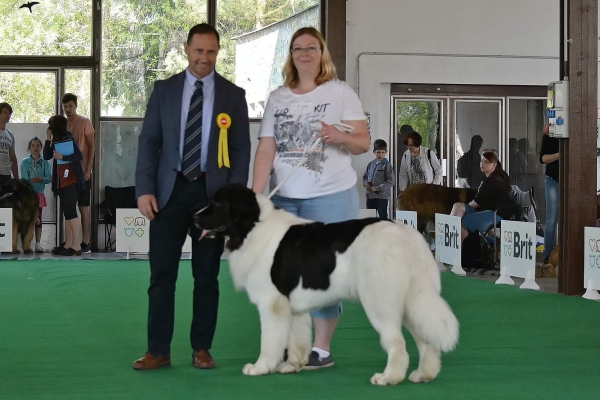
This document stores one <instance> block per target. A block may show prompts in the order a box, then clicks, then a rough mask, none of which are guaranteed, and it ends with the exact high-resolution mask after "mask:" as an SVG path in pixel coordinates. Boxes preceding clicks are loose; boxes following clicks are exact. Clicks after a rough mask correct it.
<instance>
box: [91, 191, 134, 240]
mask: <svg viewBox="0 0 600 400" xmlns="http://www.w3.org/2000/svg"><path fill="white" fill-rule="evenodd" d="M104 197H105V200H104V201H103V202H102V203H101V204H100V209H101V210H104V238H105V239H104V250H111V251H112V250H113V246H114V245H115V241H116V240H114V239H111V236H112V231H113V226H115V227H116V225H117V208H137V201H136V199H135V186H126V187H111V186H105V187H104Z"/></svg>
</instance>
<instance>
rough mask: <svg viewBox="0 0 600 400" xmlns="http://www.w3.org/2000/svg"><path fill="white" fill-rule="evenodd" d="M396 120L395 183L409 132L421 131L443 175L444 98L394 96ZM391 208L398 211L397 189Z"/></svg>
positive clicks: (391, 149)
mask: <svg viewBox="0 0 600 400" xmlns="http://www.w3.org/2000/svg"><path fill="white" fill-rule="evenodd" d="M392 106H393V112H392V115H393V121H392V135H391V138H392V140H391V143H388V149H389V157H390V162H391V163H392V165H393V166H394V168H395V170H396V182H398V174H399V171H400V163H401V161H402V156H403V154H404V153H405V152H406V151H407V150H408V148H407V147H406V145H405V144H404V139H405V138H406V135H407V134H408V133H409V132H412V131H415V132H418V133H419V134H420V135H421V137H422V139H423V143H422V144H421V145H422V146H424V147H427V148H429V149H431V150H432V151H434V152H435V153H436V155H437V156H438V158H439V159H440V162H441V164H442V167H443V168H444V176H445V175H446V174H445V171H446V162H445V156H444V148H445V146H444V143H443V140H442V138H443V135H442V131H443V127H444V99H442V98H427V97H424V98H416V97H407V96H402V97H401V96H393V97H392ZM393 193H394V195H393V198H392V200H393V201H392V202H391V203H392V204H391V205H392V206H393V207H394V208H395V204H394V203H395V199H396V198H397V197H398V194H399V193H398V186H396V189H395V191H394V192H393Z"/></svg>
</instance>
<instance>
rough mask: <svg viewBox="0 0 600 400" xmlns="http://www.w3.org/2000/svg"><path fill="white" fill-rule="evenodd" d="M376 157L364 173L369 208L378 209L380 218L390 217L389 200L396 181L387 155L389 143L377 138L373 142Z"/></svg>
mask: <svg viewBox="0 0 600 400" xmlns="http://www.w3.org/2000/svg"><path fill="white" fill-rule="evenodd" d="M373 154H375V159H374V160H373V161H371V162H370V163H369V164H368V165H367V169H366V171H365V173H364V175H363V186H364V187H365V189H367V209H369V210H377V215H378V216H379V218H384V219H387V218H388V201H389V198H390V192H391V189H392V186H394V183H395V182H396V179H395V178H394V168H392V164H390V162H389V161H388V159H387V158H385V156H386V155H387V143H386V142H385V140H382V139H377V140H376V141H375V143H373Z"/></svg>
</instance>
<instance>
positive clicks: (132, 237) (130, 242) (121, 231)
mask: <svg viewBox="0 0 600 400" xmlns="http://www.w3.org/2000/svg"><path fill="white" fill-rule="evenodd" d="M116 220H117V224H116V228H115V229H116V235H115V239H116V242H117V246H116V251H117V252H118V253H148V252H149V251H150V221H149V220H148V218H146V217H144V216H143V215H142V213H140V211H139V210H138V209H137V208H117V218H116ZM191 251H192V240H191V238H190V237H189V236H187V237H186V240H185V243H184V245H183V248H182V252H184V253H191Z"/></svg>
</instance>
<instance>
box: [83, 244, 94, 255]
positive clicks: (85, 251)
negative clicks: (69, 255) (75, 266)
mask: <svg viewBox="0 0 600 400" xmlns="http://www.w3.org/2000/svg"><path fill="white" fill-rule="evenodd" d="M91 252H92V248H91V247H90V245H89V244H87V243H83V242H81V253H82V254H91Z"/></svg>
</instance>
